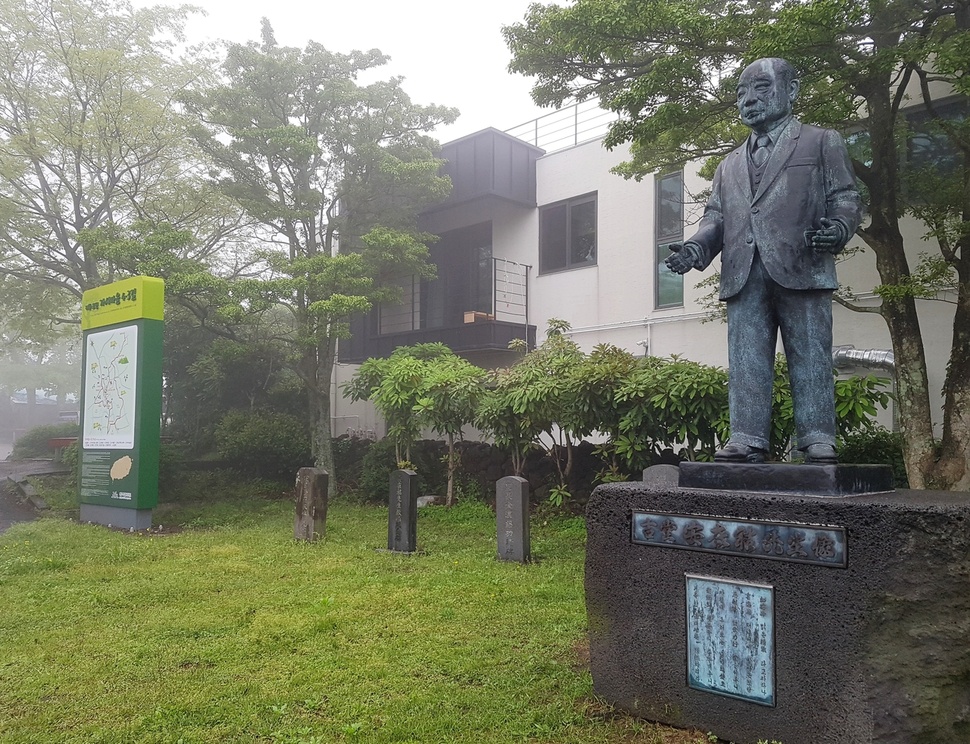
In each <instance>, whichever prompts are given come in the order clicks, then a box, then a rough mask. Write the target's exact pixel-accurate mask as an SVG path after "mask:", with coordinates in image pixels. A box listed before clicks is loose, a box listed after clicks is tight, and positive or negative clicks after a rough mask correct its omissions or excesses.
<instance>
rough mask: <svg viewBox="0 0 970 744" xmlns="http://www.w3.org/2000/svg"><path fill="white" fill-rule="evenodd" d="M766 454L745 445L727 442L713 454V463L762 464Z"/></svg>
mask: <svg viewBox="0 0 970 744" xmlns="http://www.w3.org/2000/svg"><path fill="white" fill-rule="evenodd" d="M767 454H768V453H767V452H765V451H764V450H761V449H758V448H756V447H749V446H748V445H746V444H739V443H737V442H728V443H727V444H726V445H724V447H723V448H722V449H719V450H718V451H717V452H715V453H714V462H764V461H765V457H766V456H767Z"/></svg>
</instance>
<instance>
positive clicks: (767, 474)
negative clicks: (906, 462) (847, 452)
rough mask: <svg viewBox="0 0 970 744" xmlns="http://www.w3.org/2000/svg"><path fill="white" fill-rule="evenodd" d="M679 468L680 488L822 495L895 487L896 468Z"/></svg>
mask: <svg viewBox="0 0 970 744" xmlns="http://www.w3.org/2000/svg"><path fill="white" fill-rule="evenodd" d="M655 467H657V466H655ZM652 469H653V468H648V470H652ZM679 470H680V480H679V485H680V487H681V488H706V489H713V490H716V491H758V492H766V491H770V492H772V493H797V494H804V495H807V496H818V497H823V498H824V497H840V496H854V495H857V494H862V493H880V492H883V491H892V490H893V471H892V468H890V467H889V466H888V465H790V464H787V463H777V462H771V463H758V464H755V463H722V462H682V463H681V464H680V468H679ZM644 472H646V471H644Z"/></svg>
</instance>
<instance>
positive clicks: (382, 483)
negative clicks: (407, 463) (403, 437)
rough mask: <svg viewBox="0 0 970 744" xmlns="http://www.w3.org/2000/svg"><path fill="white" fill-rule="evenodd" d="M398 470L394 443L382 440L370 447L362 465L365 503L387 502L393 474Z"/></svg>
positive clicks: (361, 475) (361, 478)
mask: <svg viewBox="0 0 970 744" xmlns="http://www.w3.org/2000/svg"><path fill="white" fill-rule="evenodd" d="M396 469H397V461H396V455H395V454H394V442H393V441H392V440H391V439H382V440H380V441H379V442H374V443H373V444H372V445H371V446H370V447H368V449H367V452H366V453H365V454H364V459H363V462H362V464H361V474H360V481H359V484H360V496H361V498H362V499H363V500H365V501H372V502H383V501H387V498H388V489H389V488H390V483H391V473H392V472H393V471H394V470H396Z"/></svg>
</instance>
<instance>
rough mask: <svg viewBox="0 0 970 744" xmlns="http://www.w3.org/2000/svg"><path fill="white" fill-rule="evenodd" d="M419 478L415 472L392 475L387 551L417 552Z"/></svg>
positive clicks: (400, 472)
mask: <svg viewBox="0 0 970 744" xmlns="http://www.w3.org/2000/svg"><path fill="white" fill-rule="evenodd" d="M417 476H418V474H417V473H415V472H414V471H413V470H395V471H394V472H393V473H391V493H390V498H389V499H388V507H389V508H388V519H387V549H388V550H390V551H393V552H395V553H413V552H414V551H415V550H417V542H418V540H417V513H418V493H417V488H416V487H415V479H416V478H417Z"/></svg>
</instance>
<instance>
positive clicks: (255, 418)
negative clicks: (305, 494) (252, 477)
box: [216, 410, 313, 478]
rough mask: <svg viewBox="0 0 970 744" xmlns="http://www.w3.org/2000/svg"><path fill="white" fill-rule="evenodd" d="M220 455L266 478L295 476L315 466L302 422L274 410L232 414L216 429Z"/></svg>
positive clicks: (238, 411)
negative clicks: (306, 468)
mask: <svg viewBox="0 0 970 744" xmlns="http://www.w3.org/2000/svg"><path fill="white" fill-rule="evenodd" d="M216 447H217V450H218V452H219V456H220V457H222V458H223V459H225V460H226V461H227V462H228V463H229V464H230V465H231V466H233V467H235V468H238V469H240V470H243V471H246V472H249V473H254V474H256V475H260V476H264V477H270V478H272V477H287V478H292V477H295V475H296V471H297V470H299V469H300V468H301V467H307V466H309V465H312V464H313V459H312V457H311V455H310V437H309V435H308V434H307V431H306V427H305V426H304V424H303V422H302V421H300V419H298V418H296V417H295V416H290V415H289V414H285V413H274V412H272V411H259V410H257V411H242V410H235V411H229V412H228V413H227V414H226V415H225V416H223V418H222V420H221V421H220V422H219V424H218V426H216Z"/></svg>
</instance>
